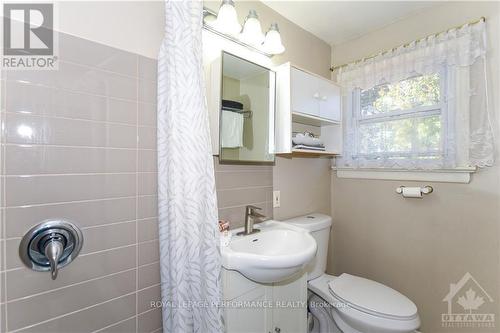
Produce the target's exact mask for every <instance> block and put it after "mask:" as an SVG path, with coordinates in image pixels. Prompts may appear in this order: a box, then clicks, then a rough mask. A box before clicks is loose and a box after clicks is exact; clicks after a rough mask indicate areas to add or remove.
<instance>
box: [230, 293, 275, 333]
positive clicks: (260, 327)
mask: <svg viewBox="0 0 500 333" xmlns="http://www.w3.org/2000/svg"><path fill="white" fill-rule="evenodd" d="M269 289H270V288H269V287H267V286H260V287H259V288H257V289H254V290H252V291H250V292H248V293H246V294H244V295H242V296H240V297H237V298H235V299H233V300H230V301H225V302H226V307H225V309H224V311H225V313H224V319H225V322H226V333H264V332H269V331H270V330H271V328H272V312H271V310H270V306H269V304H271V302H272V301H271V298H270V296H269Z"/></svg>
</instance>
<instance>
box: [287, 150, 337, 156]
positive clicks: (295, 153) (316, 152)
mask: <svg viewBox="0 0 500 333" xmlns="http://www.w3.org/2000/svg"><path fill="white" fill-rule="evenodd" d="M277 155H278V156H292V157H293V156H295V157H334V156H337V155H339V154H338V153H334V152H331V151H322V150H312V149H292V152H291V153H280V154H277Z"/></svg>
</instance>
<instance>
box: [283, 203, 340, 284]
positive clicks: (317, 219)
mask: <svg viewBox="0 0 500 333" xmlns="http://www.w3.org/2000/svg"><path fill="white" fill-rule="evenodd" d="M282 222H283V223H289V224H291V225H294V226H296V227H299V228H304V229H306V230H308V231H309V232H310V233H311V236H313V237H314V239H315V240H316V244H317V246H318V250H317V251H316V256H315V257H314V259H313V260H312V261H311V262H310V263H309V265H308V266H307V280H308V281H309V280H312V279H315V278H317V277H320V276H321V275H323V274H324V273H325V272H326V257H327V255H328V240H329V239H330V228H331V226H332V218H331V217H330V216H328V215H324V214H319V213H314V214H309V215H305V216H299V217H295V218H293V219H289V220H284V221H282Z"/></svg>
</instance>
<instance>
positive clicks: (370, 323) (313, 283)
mask: <svg viewBox="0 0 500 333" xmlns="http://www.w3.org/2000/svg"><path fill="white" fill-rule="evenodd" d="M339 278H340V276H339V277H335V276H332V275H327V274H323V275H322V276H320V277H318V278H316V279H313V280H310V281H309V283H308V288H309V290H310V291H311V292H313V293H315V294H316V295H318V296H320V297H321V298H322V299H323V300H324V301H326V302H327V303H329V304H330V305H331V306H332V310H331V311H332V316H333V318H334V320H335V322H336V324H337V325H338V327H339V328H340V329H341V330H342V331H343V332H352V333H366V332H370V333H389V332H398V333H400V332H412V331H414V330H415V329H417V328H418V327H419V326H420V318H419V317H418V314H417V312H416V307H415V313H413V314H412V315H408V316H400V317H398V316H390V315H389V316H387V314H386V315H384V313H383V312H388V311H381V312H382V313H379V312H376V311H366V310H367V309H369V307H368V306H367V305H366V304H365V303H362V304H363V305H365V307H361V306H359V305H358V306H356V304H353V303H354V302H348V301H347V300H349V299H350V298H349V297H348V296H346V294H342V293H341V292H340V291H338V290H337V292H338V293H339V294H341V295H343V296H344V297H345V298H343V299H340V298H337V296H336V295H334V293H332V292H331V291H330V286H329V284H330V283H331V282H332V281H335V280H336V279H339ZM341 281H342V280H341ZM348 281H351V280H349V279H348ZM368 281H369V282H374V281H370V280H368ZM374 283H375V282H374ZM337 285H338V286H339V287H338V288H339V289H340V285H342V284H337ZM382 286H383V287H385V288H387V289H390V290H392V289H391V288H389V287H386V286H384V285H382ZM383 290H385V289H383ZM348 295H349V294H348ZM401 296H402V295H401ZM379 297H380V296H379ZM403 297H404V296H403ZM382 300H383V299H382ZM408 301H409V300H408ZM409 302H410V303H411V301H409ZM358 304H361V303H360V302H358ZM411 304H413V303H411Z"/></svg>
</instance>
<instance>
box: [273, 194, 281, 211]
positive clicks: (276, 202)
mask: <svg viewBox="0 0 500 333" xmlns="http://www.w3.org/2000/svg"><path fill="white" fill-rule="evenodd" d="M280 200H281V193H280V191H273V208H278V207H279V206H280V204H281V203H280Z"/></svg>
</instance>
